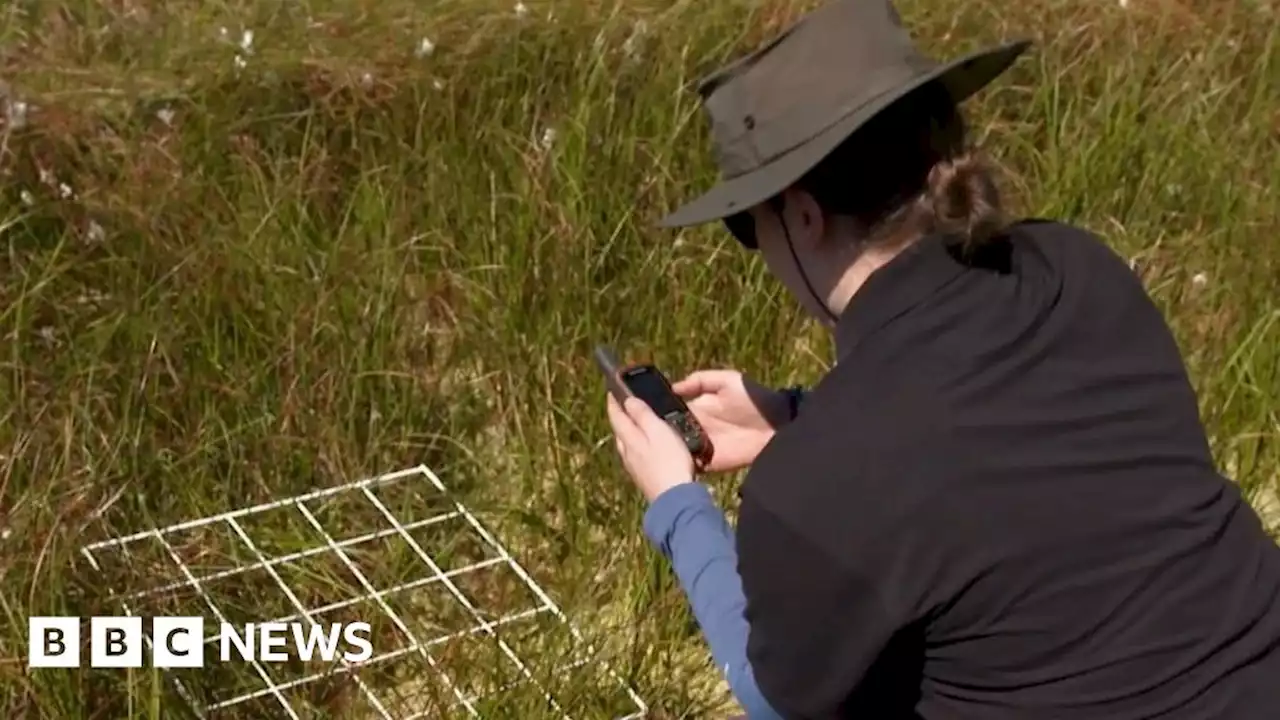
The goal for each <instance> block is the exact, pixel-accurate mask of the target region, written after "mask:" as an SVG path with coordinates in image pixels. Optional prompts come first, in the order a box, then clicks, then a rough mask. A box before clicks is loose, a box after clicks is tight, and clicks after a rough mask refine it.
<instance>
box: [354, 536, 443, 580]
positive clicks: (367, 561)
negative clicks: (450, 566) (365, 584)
mask: <svg viewBox="0 0 1280 720" xmlns="http://www.w3.org/2000/svg"><path fill="white" fill-rule="evenodd" d="M344 551H345V552H346V554H347V557H348V558H350V560H351V563H352V565H354V566H355V568H356V570H357V571H358V572H359V573H360V574H361V575H363V576H364V577H365V579H367V580H368V581H369V584H370V585H372V586H373V588H374V589H375V590H388V589H391V588H395V587H397V586H400V585H404V584H406V583H410V582H413V581H414V580H418V579H420V578H423V577H425V576H432V575H433V574H434V573H432V571H431V567H430V566H429V565H427V564H426V562H424V561H423V560H422V557H421V556H420V555H418V553H417V552H416V551H415V550H414V548H413V546H411V545H410V544H409V543H407V542H405V539H404V538H403V537H401V536H400V535H399V534H398V533H397V534H394V535H386V536H383V537H379V538H375V539H373V540H370V541H369V542H365V543H360V544H359V545H356V546H353V547H349V548H345V549H344Z"/></svg>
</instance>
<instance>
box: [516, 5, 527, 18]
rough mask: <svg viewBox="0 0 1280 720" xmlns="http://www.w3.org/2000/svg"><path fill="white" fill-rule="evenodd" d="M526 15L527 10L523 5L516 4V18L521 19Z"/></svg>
mask: <svg viewBox="0 0 1280 720" xmlns="http://www.w3.org/2000/svg"><path fill="white" fill-rule="evenodd" d="M528 14H529V8H528V7H526V6H525V4H524V3H522V2H518V3H516V17H520V18H522V17H525V16H526V15H528Z"/></svg>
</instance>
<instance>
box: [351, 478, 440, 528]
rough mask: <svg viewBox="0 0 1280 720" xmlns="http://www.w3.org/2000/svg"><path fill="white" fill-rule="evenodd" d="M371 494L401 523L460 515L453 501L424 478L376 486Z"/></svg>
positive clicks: (372, 487)
mask: <svg viewBox="0 0 1280 720" xmlns="http://www.w3.org/2000/svg"><path fill="white" fill-rule="evenodd" d="M369 492H370V494H372V495H373V496H374V497H376V498H378V501H379V502H380V503H382V506H383V507H385V508H386V509H387V511H388V512H390V513H391V515H392V517H394V518H396V519H397V520H399V521H400V523H401V524H409V523H415V522H423V521H426V520H430V519H432V518H438V517H442V516H447V515H451V514H455V513H457V512H458V507H457V505H456V504H455V503H454V500H453V498H451V497H449V496H448V495H447V494H445V493H443V492H441V491H440V489H439V488H437V487H436V486H435V485H434V484H432V483H431V481H430V480H429V479H428V478H427V477H426V476H423V475H411V476H408V477H402V478H397V479H395V480H391V481H389V482H381V483H375V484H373V485H371V486H370V487H369Z"/></svg>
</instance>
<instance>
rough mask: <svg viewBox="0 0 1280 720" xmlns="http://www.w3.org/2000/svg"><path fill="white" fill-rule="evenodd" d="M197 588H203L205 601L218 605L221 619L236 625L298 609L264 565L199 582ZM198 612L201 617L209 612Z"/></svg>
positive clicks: (287, 615)
mask: <svg viewBox="0 0 1280 720" xmlns="http://www.w3.org/2000/svg"><path fill="white" fill-rule="evenodd" d="M199 591H203V596H204V597H205V598H207V600H208V602H210V603H212V604H213V605H214V606H215V607H217V608H218V612H220V613H221V614H222V619H223V621H224V622H229V623H231V624H233V625H236V626H237V627H240V626H243V625H244V624H245V623H261V622H265V621H267V620H271V619H274V618H280V617H289V616H291V615H293V614H294V613H296V612H297V611H298V607H297V606H296V605H294V604H293V601H292V600H290V599H289V596H288V594H287V593H286V592H285V589H284V588H283V587H281V585H280V583H279V582H278V581H277V580H276V579H275V577H273V576H272V575H271V573H270V571H269V570H268V569H266V568H261V567H258V568H253V569H251V570H248V571H246V572H242V573H238V574H236V575H231V576H228V577H221V578H217V579H214V580H210V581H207V582H202V583H201V584H200V588H199ZM200 614H202V615H204V616H205V617H210V616H211V615H213V613H212V612H211V611H204V612H202V613H200Z"/></svg>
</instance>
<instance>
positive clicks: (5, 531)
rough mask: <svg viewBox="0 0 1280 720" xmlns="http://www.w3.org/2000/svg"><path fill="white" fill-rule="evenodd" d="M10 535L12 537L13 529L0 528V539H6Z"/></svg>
mask: <svg viewBox="0 0 1280 720" xmlns="http://www.w3.org/2000/svg"><path fill="white" fill-rule="evenodd" d="M11 537H13V531H12V530H10V529H9V528H5V529H3V530H0V540H8V539H9V538H11Z"/></svg>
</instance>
